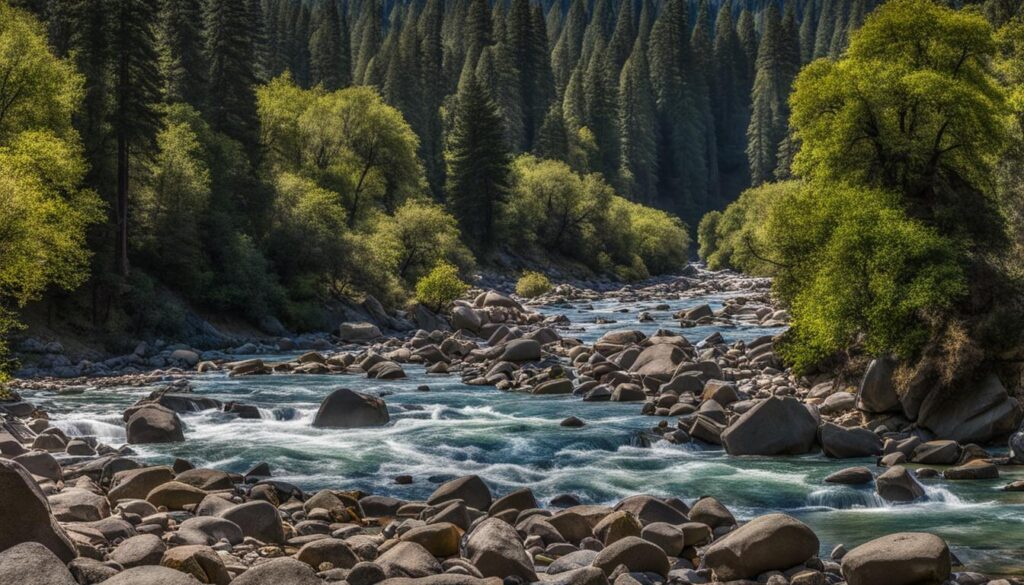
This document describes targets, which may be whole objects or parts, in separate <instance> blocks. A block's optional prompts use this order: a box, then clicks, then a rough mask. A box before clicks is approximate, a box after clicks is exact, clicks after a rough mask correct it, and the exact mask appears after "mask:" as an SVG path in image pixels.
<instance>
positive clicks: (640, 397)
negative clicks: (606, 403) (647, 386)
mask: <svg viewBox="0 0 1024 585" xmlns="http://www.w3.org/2000/svg"><path fill="white" fill-rule="evenodd" d="M646 399H647V394H645V393H644V389H643V388H641V387H640V386H638V385H637V384H628V383H627V384H619V385H618V386H616V387H615V391H614V392H612V397H611V400H612V402H643V401H644V400H646Z"/></svg>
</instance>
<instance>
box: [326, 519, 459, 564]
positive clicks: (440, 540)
mask: <svg viewBox="0 0 1024 585" xmlns="http://www.w3.org/2000/svg"><path fill="white" fill-rule="evenodd" d="M460 538H462V531H461V530H459V529H458V527H456V526H455V525H454V524H452V523H450V522H439V523H437V524H428V525H426V526H418V527H416V528H413V529H412V530H409V531H408V532H406V533H404V534H402V536H401V540H402V541H404V542H415V543H416V544H418V545H420V546H422V547H423V548H425V549H427V551H428V552H430V554H432V555H434V556H435V557H440V558H444V557H450V556H455V555H458V554H459V539H460ZM307 546H308V545H307Z"/></svg>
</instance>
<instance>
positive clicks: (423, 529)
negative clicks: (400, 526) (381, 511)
mask: <svg viewBox="0 0 1024 585" xmlns="http://www.w3.org/2000/svg"><path fill="white" fill-rule="evenodd" d="M460 538H462V531H461V530H459V528H458V527H456V526H455V525H454V524H452V523H450V522H438V523H436V524H428V525H426V526H418V527H416V528H413V529H412V530H409V531H408V532H406V533H404V534H402V536H401V540H402V541H403V542H415V543H416V544H418V545H420V546H422V547H423V548H425V549H427V551H428V552H430V554H432V555H434V556H435V557H440V558H444V557H451V556H456V555H458V554H459V539H460Z"/></svg>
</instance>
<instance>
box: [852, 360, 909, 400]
mask: <svg viewBox="0 0 1024 585" xmlns="http://www.w3.org/2000/svg"><path fill="white" fill-rule="evenodd" d="M895 369H896V361H895V360H893V359H892V358H889V357H882V358H877V359H874V360H871V363H870V364H868V369H867V370H866V371H865V372H864V377H863V378H862V379H861V381H860V388H858V390H857V408H859V409H861V410H863V411H865V412H872V413H884V412H897V411H899V410H900V397H899V395H898V394H897V393H896V387H895V385H894V384H893V379H892V375H893V371H894V370H895Z"/></svg>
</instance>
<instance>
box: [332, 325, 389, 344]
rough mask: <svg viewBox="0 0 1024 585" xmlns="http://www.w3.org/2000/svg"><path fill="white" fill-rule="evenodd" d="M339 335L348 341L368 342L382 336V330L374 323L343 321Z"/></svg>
mask: <svg viewBox="0 0 1024 585" xmlns="http://www.w3.org/2000/svg"><path fill="white" fill-rule="evenodd" d="M338 337H340V338H341V340H342V341H345V342H348V343H368V342H370V341H373V340H374V339H378V338H379V337H381V332H380V329H379V328H378V327H377V326H376V325H374V324H373V323H342V324H341V325H340V326H339V327H338Z"/></svg>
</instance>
